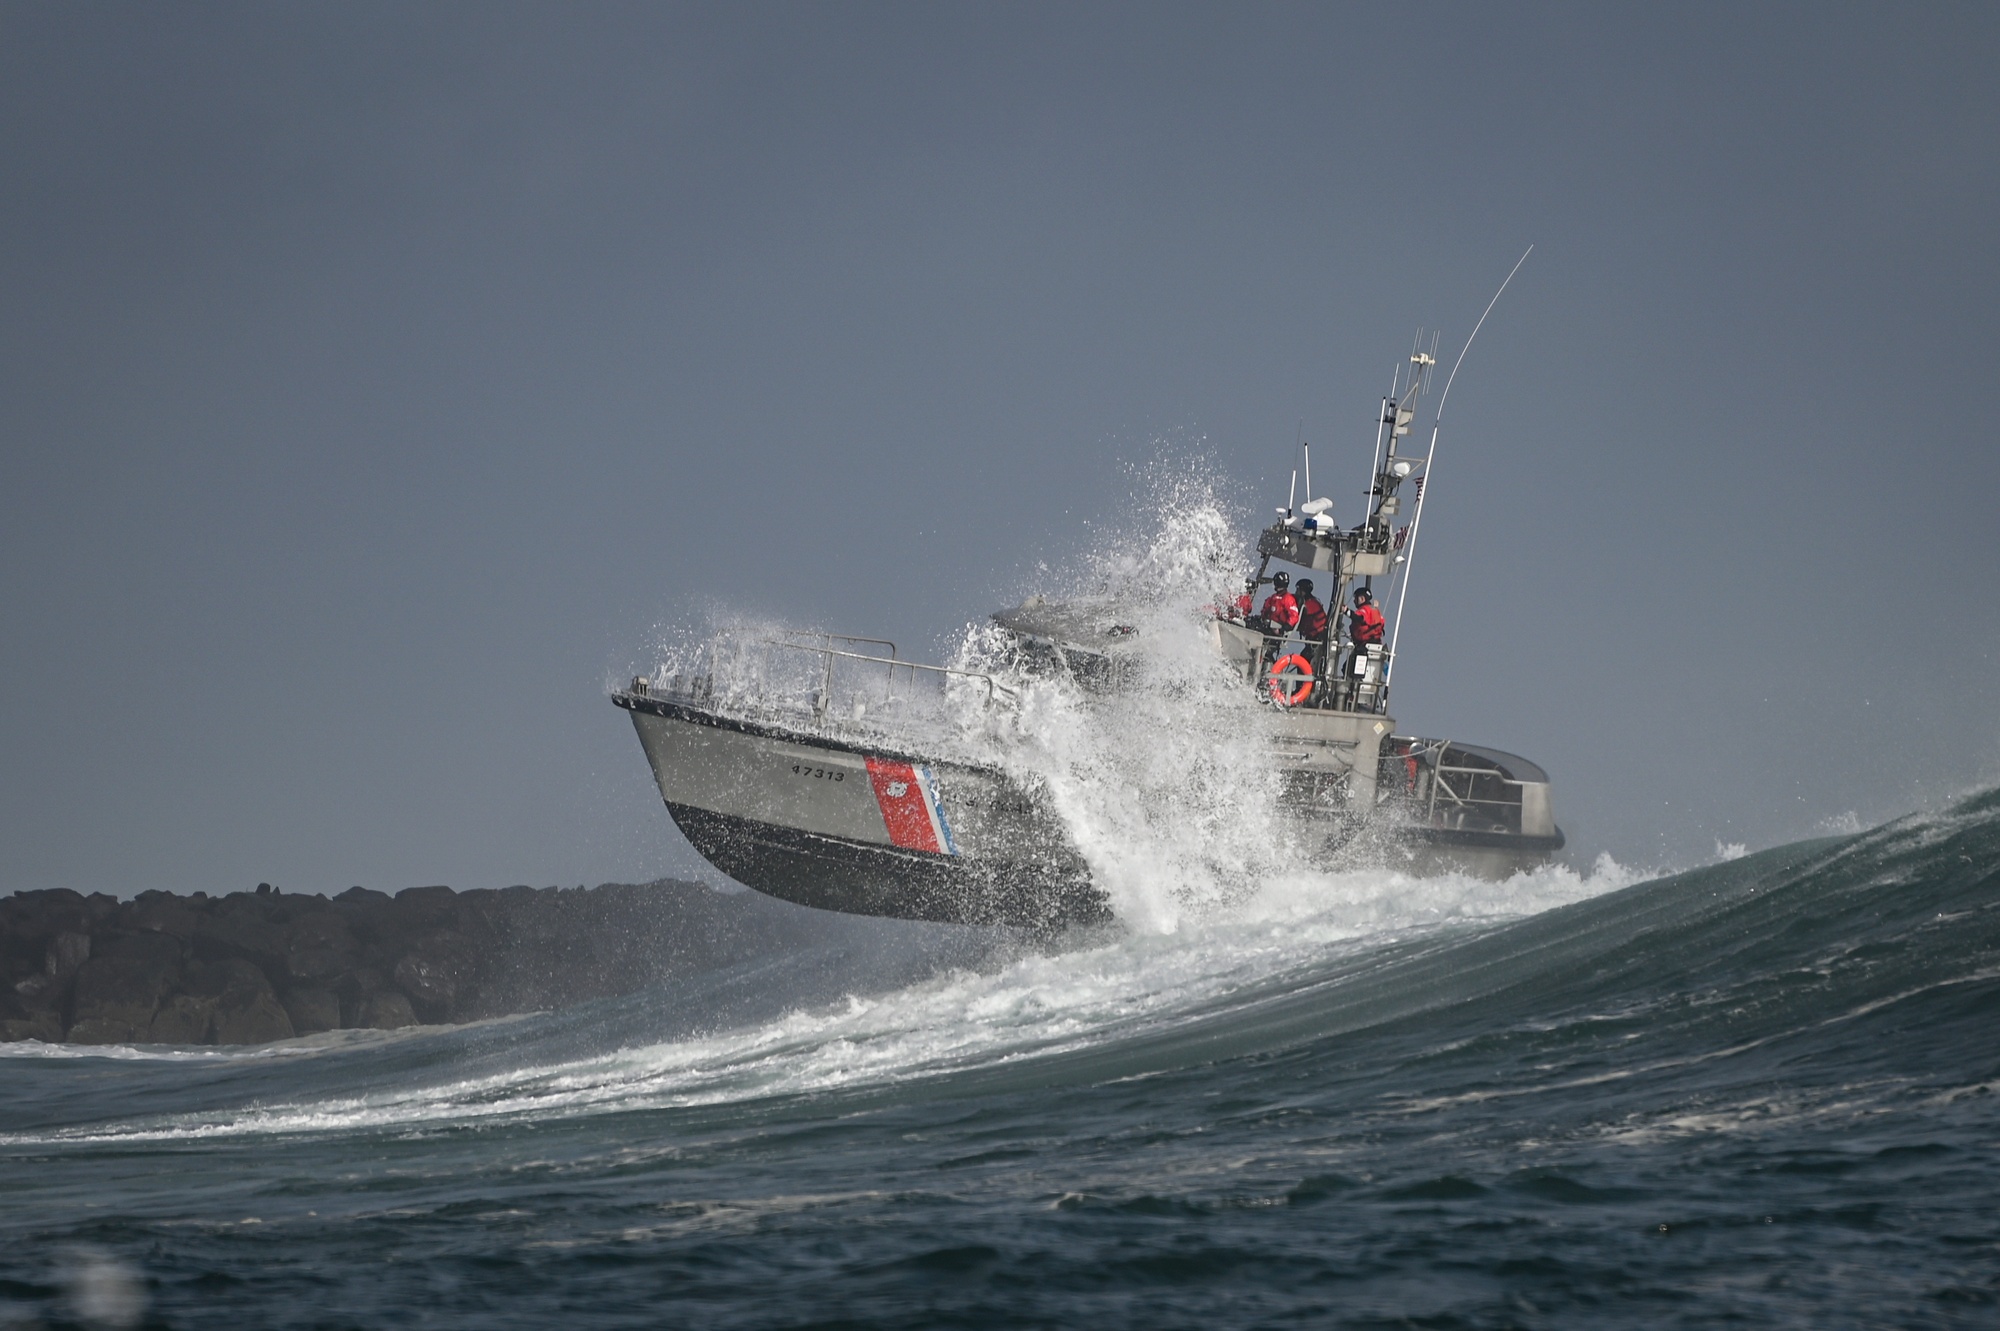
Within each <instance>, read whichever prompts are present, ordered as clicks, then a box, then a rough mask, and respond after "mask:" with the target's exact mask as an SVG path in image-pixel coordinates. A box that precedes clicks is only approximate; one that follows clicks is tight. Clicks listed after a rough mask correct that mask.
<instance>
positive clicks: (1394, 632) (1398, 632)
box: [1382, 245, 1535, 696]
mask: <svg viewBox="0 0 2000 1331" xmlns="http://www.w3.org/2000/svg"><path fill="white" fill-rule="evenodd" d="M1534 252H1535V247H1534V246H1533V245H1530V246H1528V248H1527V249H1525V250H1523V251H1521V257H1520V258H1518V259H1516V260H1515V261H1514V266H1513V267H1512V268H1510V269H1508V270H1507V276H1506V278H1505V280H1503V281H1502V282H1501V283H1500V289H1499V290H1498V291H1496V292H1494V293H1493V299H1492V300H1489V301H1487V302H1486V309H1485V310H1484V311H1483V312H1481V314H1480V316H1479V322H1478V323H1476V324H1474V325H1472V333H1471V335H1470V336H1468V337H1467V338H1466V339H1465V345H1464V346H1463V347H1460V348H1459V350H1458V359H1457V360H1455V361H1453V362H1452V366H1451V373H1450V374H1448V375H1446V376H1445V379H1444V392H1442V393H1440V394H1438V406H1437V415H1436V416H1434V417H1432V418H1431V446H1430V451H1429V452H1427V453H1425V454H1424V458H1423V472H1424V479H1425V480H1426V481H1428V480H1429V478H1430V475H1431V464H1432V463H1433V462H1434V461H1436V459H1437V446H1438V434H1439V431H1440V430H1442V429H1443V427H1444V406H1445V402H1446V401H1447V400H1449V399H1450V397H1451V385H1452V383H1453V381H1454V380H1456V379H1457V378H1458V369H1459V367H1460V366H1461V365H1463V364H1465V356H1466V353H1467V352H1469V351H1471V350H1472V341H1473V338H1476V337H1478V336H1479V330H1480V329H1482V328H1484V327H1485V326H1486V316H1487V315H1489V314H1491V313H1493V307H1494V306H1495V305H1498V304H1499V303H1500V297H1501V296H1503V295H1504V294H1506V291H1507V283H1509V282H1512V281H1513V280H1514V274H1515V273H1518V272H1520V271H1521V265H1522V264H1524V263H1526V262H1527V261H1528V256H1529V255H1530V254H1533V253H1534ZM1425 489H1426V486H1425V485H1424V484H1422V483H1419V484H1418V485H1417V487H1416V491H1417V504H1416V511H1415V512H1413V513H1412V514H1411V515H1410V526H1409V536H1408V538H1407V540H1406V542H1405V544H1406V545H1407V546H1408V550H1407V551H1406V552H1405V553H1404V555H1403V567H1402V583H1401V585H1400V586H1399V587H1398V588H1397V592H1396V622H1395V624H1394V626H1392V627H1391V628H1390V630H1389V650H1388V657H1389V659H1388V661H1387V662H1386V663H1385V664H1384V666H1383V675H1382V690H1383V693H1384V695H1385V696H1386V695H1387V693H1388V689H1389V680H1390V677H1391V676H1393V675H1394V674H1395V671H1396V642H1397V640H1398V639H1399V638H1401V637H1402V633H1403V604H1404V602H1405V601H1407V600H1408V599H1409V595H1410V574H1411V572H1412V570H1414V568H1415V567H1416V555H1417V535H1418V533H1419V532H1420V531H1421V530H1422V525H1423V520H1424V491H1425Z"/></svg>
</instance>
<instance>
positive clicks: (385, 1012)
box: [355, 989, 417, 1031]
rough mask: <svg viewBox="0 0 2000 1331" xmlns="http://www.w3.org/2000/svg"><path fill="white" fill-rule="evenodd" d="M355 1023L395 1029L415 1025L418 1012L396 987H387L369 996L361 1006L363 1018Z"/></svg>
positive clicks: (370, 1027) (370, 1026)
mask: <svg viewBox="0 0 2000 1331" xmlns="http://www.w3.org/2000/svg"><path fill="white" fill-rule="evenodd" d="M355 1024H356V1025H358V1026H362V1027H365V1028H367V1029H369V1030H376V1031H395V1030H401V1029H402V1028H403V1027H405V1026H415V1025H416V1024H417V1014H416V1011H415V1009H413V1008H412V1007H411V1006H410V1000H409V999H407V998H405V997H403V995H401V994H399V993H397V992H396V991H395V990H394V989H385V990H383V991H382V992H381V993H378V994H370V995H369V996H368V1001H367V1002H366V1003H365V1004H363V1005H362V1008H361V1020H360V1021H358V1022H356V1023H355Z"/></svg>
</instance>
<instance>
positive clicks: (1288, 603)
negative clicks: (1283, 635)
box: [1263, 592, 1299, 629]
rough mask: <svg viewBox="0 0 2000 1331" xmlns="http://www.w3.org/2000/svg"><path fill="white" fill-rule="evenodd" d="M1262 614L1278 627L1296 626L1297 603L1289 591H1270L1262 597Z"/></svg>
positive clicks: (1297, 618) (1297, 622)
mask: <svg viewBox="0 0 2000 1331" xmlns="http://www.w3.org/2000/svg"><path fill="white" fill-rule="evenodd" d="M1263 615H1264V618H1266V619H1268V620H1270V621H1271V622H1272V623H1273V624H1275V625H1277V626H1278V627H1279V628H1283V629H1289V628H1297V627H1298V624H1299V603H1298V601H1297V599H1296V598H1294V597H1293V595H1292V594H1291V593H1290V592H1272V593H1271V594H1270V595H1269V596H1267V597H1265V598H1264V609H1263Z"/></svg>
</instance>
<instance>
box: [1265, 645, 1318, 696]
mask: <svg viewBox="0 0 2000 1331" xmlns="http://www.w3.org/2000/svg"><path fill="white" fill-rule="evenodd" d="M1290 666H1296V667H1298V672H1299V674H1300V675H1302V676H1304V678H1303V679H1301V680H1300V681H1299V686H1298V687H1297V688H1295V689H1293V690H1292V691H1291V693H1290V694H1289V695H1287V694H1286V693H1285V684H1284V673H1285V670H1286V668H1287V667H1290ZM1269 687H1270V690H1271V701H1272V702H1281V703H1283V704H1284V705H1285V706H1287V707H1297V706H1298V705H1299V704H1300V703H1302V702H1304V701H1305V700H1306V695H1307V694H1308V693H1311V692H1312V687H1313V668H1312V662H1310V661H1308V660H1306V658H1305V657H1303V656H1300V655H1299V654H1298V653H1297V652H1293V653H1292V654H1291V655H1290V656H1281V657H1279V658H1278V659H1277V660H1275V661H1273V662H1271V674H1270V685H1269Z"/></svg>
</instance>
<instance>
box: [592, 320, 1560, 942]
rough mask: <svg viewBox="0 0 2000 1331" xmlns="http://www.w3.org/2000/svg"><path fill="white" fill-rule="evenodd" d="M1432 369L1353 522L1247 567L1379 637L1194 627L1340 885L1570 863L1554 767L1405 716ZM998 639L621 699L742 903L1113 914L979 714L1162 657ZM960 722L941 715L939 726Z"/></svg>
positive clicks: (1422, 362) (1053, 925)
mask: <svg viewBox="0 0 2000 1331" xmlns="http://www.w3.org/2000/svg"><path fill="white" fill-rule="evenodd" d="M1434 345H1435V344H1434V343H1433V346H1434ZM1434 363H1435V362H1434V360H1433V359H1432V357H1431V355H1430V354H1428V353H1424V352H1419V353H1417V354H1415V355H1413V356H1412V357H1411V362H1410V365H1409V367H1408V368H1407V370H1406V371H1399V374H1398V376H1397V381H1396V383H1395V384H1394V385H1392V392H1391V393H1390V394H1389V395H1388V396H1385V397H1384V398H1383V400H1382V415H1381V422H1380V426H1379V428H1378V430H1377V432H1376V434H1377V438H1376V445H1375V450H1374V458H1373V461H1372V463H1371V467H1372V477H1371V484H1370V487H1369V491H1368V503H1367V506H1366V508H1365V511H1364V512H1363V513H1362V514H1361V515H1360V517H1359V520H1358V521H1356V522H1355V523H1353V524H1352V525H1350V526H1342V525H1340V524H1339V523H1337V522H1336V521H1334V519H1333V514H1332V508H1333V506H1332V504H1331V503H1330V502H1328V501H1325V500H1309V501H1308V502H1306V503H1304V504H1301V505H1299V506H1297V507H1296V508H1295V507H1293V505H1292V498H1294V497H1295V496H1290V497H1288V499H1287V504H1286V507H1285V508H1284V509H1281V510H1279V511H1278V517H1277V520H1276V521H1274V522H1273V523H1272V524H1271V525H1270V526H1269V527H1267V528H1265V529H1264V530H1263V531H1261V532H1260V533H1259V534H1258V536H1257V539H1256V543H1255V560H1256V563H1255V570H1254V572H1249V571H1248V570H1246V573H1247V576H1246V578H1245V582H1246V584H1247V586H1248V587H1249V589H1250V594H1251V595H1252V596H1255V595H1256V594H1257V593H1259V592H1260V591H1261V590H1262V589H1263V588H1264V587H1266V586H1270V585H1272V584H1273V583H1274V582H1275V580H1276V579H1277V578H1278V576H1279V574H1281V573H1284V574H1287V575H1288V576H1293V575H1296V576H1307V575H1309V576H1311V577H1313V578H1314V579H1315V580H1316V581H1317V580H1321V579H1323V580H1324V581H1321V582H1319V585H1320V586H1323V587H1325V588H1326V589H1327V592H1328V597H1327V604H1328V605H1329V606H1331V607H1332V608H1333V609H1334V610H1336V611H1338V610H1339V609H1340V608H1341V607H1343V606H1345V605H1346V604H1347V602H1348V599H1349V597H1350V594H1351V589H1352V588H1354V587H1357V586H1366V587H1369V588H1370V589H1371V591H1372V592H1373V594H1374V596H1375V599H1376V600H1377V601H1378V602H1381V603H1386V604H1390V605H1391V606H1392V615H1391V618H1390V619H1389V622H1388V627H1389V630H1390V632H1389V634H1388V636H1387V637H1386V639H1385V640H1384V641H1381V642H1364V643H1361V644H1355V643H1354V642H1352V641H1351V640H1350V639H1349V638H1348V636H1347V634H1346V632H1345V631H1344V627H1345V626H1344V625H1343V624H1342V623H1341V621H1342V619H1344V618H1345V617H1344V616H1339V615H1336V617H1335V619H1334V621H1333V625H1334V627H1333V628H1332V630H1331V631H1330V633H1329V636H1328V639H1327V640H1324V641H1320V642H1308V641H1306V640H1304V639H1302V638H1300V637H1299V636H1298V633H1297V631H1296V629H1295V627H1294V626H1292V625H1289V624H1283V623H1273V622H1269V621H1267V620H1263V619H1260V618H1258V617H1256V616H1253V615H1249V614H1245V613H1243V612H1242V610H1241V608H1240V606H1241V604H1242V603H1241V602H1236V603H1232V604H1231V605H1229V606H1226V607H1219V608H1214V609H1211V610H1210V611H1208V612H1207V613H1206V614H1204V615H1203V616H1202V622H1201V623H1200V624H1199V626H1198V630H1197V631H1199V632H1200V633H1201V634H1202V635H1203V636H1205V638H1206V640H1207V643H1208V645H1209V647H1210V648H1211V649H1212V650H1213V651H1214V652H1215V653H1216V655H1217V656H1218V657H1219V658H1220V660H1221V661H1222V662H1223V663H1224V666H1225V668H1226V669H1227V670H1228V671H1230V672H1231V673H1232V674H1233V676H1234V677H1235V678H1237V679H1238V680H1239V681H1240V685H1241V687H1242V689H1243V690H1245V691H1246V693H1247V694H1249V695H1250V696H1253V697H1255V698H1256V699H1257V700H1258V701H1259V703H1260V705H1261V710H1260V711H1259V714H1258V715H1259V717H1260V718H1261V719H1260V720H1259V721H1258V725H1259V727H1260V728H1261V731H1262V735H1263V740H1264V743H1265V744H1266V746H1267V749H1268V755H1269V763H1270V766H1271V768H1272V769H1273V770H1274V771H1275V772H1276V774H1277V776H1278V780H1277V782H1276V789H1277V791H1278V792H1279V793H1278V796H1277V798H1278V799H1279V800H1280V801H1281V802H1282V804H1283V805H1284V807H1285V810H1286V815H1287V816H1286V826H1287V827H1288V828H1290V829H1293V832H1294V834H1295V836H1294V842H1295V844H1294V846H1293V847H1292V848H1291V849H1292V851H1293V853H1295V854H1297V855H1301V856H1303V857H1305V859H1306V860H1307V862H1308V863H1310V864H1314V865H1317V866H1320V867H1325V868H1338V867H1343V866H1345V865H1350V864H1356V863H1360V862H1363V857H1372V858H1373V860H1374V861H1375V862H1380V863H1386V864H1388V865H1389V866H1391V867H1395V868H1398V869H1400V870H1403V871H1405V872H1409V873H1412V874H1418V875H1426V874H1436V873H1446V872H1459V873H1467V874H1473V875H1478V876H1481V877H1485V878H1491V879H1502V878H1505V877H1507V876H1509V875H1511V874H1513V873H1516V872H1519V871H1521V870H1524V869H1528V868H1532V867H1533V866H1536V865H1539V864H1542V863H1544V862H1546V861H1548V860H1549V859H1550V858H1551V857H1552V856H1554V855H1555V854H1556V853H1557V852H1558V851H1560V850H1561V849H1562V846H1563V844H1564V839H1563V834H1562V831H1561V830H1560V829H1559V828H1558V827H1557V826H1556V823H1555V818H1554V810H1553V805H1552V802H1551V799H1550V783H1549V778H1548V775H1547V774H1546V773H1545V772H1544V771H1543V770H1542V769H1541V768H1540V767H1538V766H1536V765H1535V764H1534V763H1532V762H1529V761H1528V760H1527V759H1525V758H1522V757H1520V756H1518V755H1516V754H1512V753H1507V752H1503V751H1501V750H1499V749H1494V748H1489V747H1485V746H1481V745H1475V744H1468V743H1462V742H1459V741H1457V740H1446V739H1437V738H1425V737H1420V736H1416V735H1409V734H1403V733H1400V732H1399V729H1398V724H1397V721H1396V719H1395V718H1394V716H1393V715H1392V714H1391V712H1390V707H1389V700H1390V696H1391V689H1392V686H1393V680H1394V668H1395V659H1396V658H1395V650H1396V649H1395V642H1396V633H1397V632H1398V631H1399V630H1400V627H1401V625H1400V621H1401V616H1402V607H1403V601H1404V596H1405V595H1406V593H1407V590H1408V573H1409V560H1410V558H1411V556H1412V554H1413V553H1414V550H1415V537H1416V536H1417V534H1418V533H1419V532H1420V530H1421V519H1422V504H1423V492H1424V480H1425V478H1426V476H1427V474H1428V468H1429V464H1430V462H1431V460H1432V459H1433V458H1434V457H1435V455H1436V443H1437V433H1436V428H1435V425H1434V426H1433V430H1432V436H1431V446H1430V448H1429V450H1428V451H1427V452H1426V453H1424V454H1422V455H1412V454H1410V453H1408V452H1405V451H1401V450H1399V444H1403V443H1405V442H1406V440H1407V436H1408V434H1409V429H1410V426H1411V423H1412V421H1413V419H1414V416H1415V408H1416V404H1417V402H1418V400H1419V399H1420V398H1421V397H1422V395H1423V393H1424V391H1425V388H1426V385H1427V383H1428V379H1429V371H1430V369H1431V367H1432V365H1434ZM1397 390H1400V391H1397ZM1440 415H1441V412H1440ZM1305 457H1306V468H1305V471H1306V483H1307V491H1306V492H1307V494H1308V495H1310V494H1311V461H1310V452H1309V451H1307V453H1306V455H1305ZM1293 484H1294V487H1295V488H1296V485H1297V473H1296V472H1294V481H1293ZM1406 499H1407V500H1408V501H1409V514H1408V518H1407V521H1404V520H1403V514H1404V506H1405V501H1406ZM1392 596H1393V600H1392V599H1391V598H1392ZM990 623H991V626H992V632H993V633H994V634H995V635H997V636H998V638H999V640H1000V642H1001V643H1002V644H1003V645H1004V648H1005V650H1004V651H1003V652H1002V653H1001V654H1000V655H1001V658H1002V659H1003V661H1004V666H1003V667H1001V668H996V669H970V668H965V667H962V666H951V665H937V664H929V663H923V662H918V661H914V660H910V659H906V658H905V657H904V656H903V655H902V654H901V652H900V651H899V649H898V647H897V645H896V644H895V643H893V642H890V641H888V640H884V639H877V638H862V637H851V636H846V635H840V634H831V633H818V632H814V633H799V632H780V633H775V634H765V635H749V636H746V635H743V634H737V635H733V636H729V637H725V638H720V639H718V640H716V641H715V642H713V643H711V644H710V645H709V647H708V648H707V650H706V651H705V653H704V654H702V655H701V656H700V657H699V658H698V659H697V660H696V661H695V662H694V663H693V664H691V665H689V666H688V667H686V668H680V669H675V670H673V671H671V672H668V673H666V674H663V675H661V676H659V677H647V678H635V679H634V680H632V682H631V684H630V686H629V687H627V688H624V689H620V690H617V691H615V692H614V693H613V694H612V702H613V703H614V704H616V705H617V706H618V707H620V708H622V709H624V710H625V711H626V712H627V713H629V714H630V716H631V719H632V723H633V726H634V727H635V729H636V730H637V732H638V737H639V742H640V745H641V747H642V748H643V749H644V751H645V754H646V759H647V761H648V762H649V763H650V764H651V767H652V770H653V776H654V779H655V780H656V782H657V783H658V786H659V790H660V795H661V798H662V799H663V800H664V801H665V804H666V808H667V812H668V814H669V815H670V816H671V817H672V819H673V821H674V823H675V825H676V826H677V827H678V828H679V829H680V831H681V832H682V833H683V834H684V835H685V836H686V837H687V839H688V841H689V842H690V843H692V845H693V846H694V848H695V849H696V850H697V851H698V852H699V853H700V854H701V855H702V856H703V858H705V859H706V860H707V861H708V862H709V863H710V864H712V865H714V866H715V867H716V868H717V869H719V870H720V871H721V872H723V873H724V874H727V875H728V876H729V877H730V878H733V879H735V880H736V881H737V882H739V883H742V884H744V885H745V886H747V887H750V888H754V889H755V890H757V891H760V892H764V893H767V894H769V895H771V896H774V897H779V898H782V899H784V900H786V901H791V902H796V903H798V904H800V905H804V906H812V907H817V908H820V909H825V910H836V911H844V912H849V913H853V914H861V915H876V916H889V917H896V918H902V919H911V920H928V921H938V922H947V923H956V924H978V925H1004V926H1011V927H1016V928H1025V929H1032V930H1054V929H1061V928H1066V927H1069V926H1073V925H1078V924H1088V923H1092V922H1101V921H1104V920H1106V919H1108V918H1110V916H1111V913H1112V912H1111V903H1110V901H1109V899H1108V897H1107V895H1106V893H1105V892H1104V890H1103V889H1102V887H1101V885H1100V884H1098V883H1097V882H1096V881H1094V879H1093V872H1092V867H1091V864H1090V862H1089V859H1088V857H1087V856H1086V855H1085V854H1084V853H1083V852H1082V851H1081V850H1080V849H1079V848H1078V847H1077V845H1076V843H1075V840H1074V838H1073V837H1072V835H1071V831H1070V828H1069V826H1068V825H1067V824H1066V822H1065V820H1064V818H1063V817H1062V816H1061V812H1060V810H1059V809H1058V808H1057V806H1056V804H1055V802H1054V800H1053V799H1052V798H1051V793H1050V791H1049V790H1048V788H1047V786H1046V784H1045V783H1042V782H1038V781H1037V780H1035V779H1034V778H1033V777H1032V776H1031V775H1030V776H1024V775H1022V774H1021V773H1019V772H1018V771H1010V770H1009V769H1008V767H1007V765H1006V764H1004V763H1000V762H996V761H994V760H993V757H992V746H991V744H990V743H975V742H973V740H974V739H975V738H977V737H976V736H973V735H971V734H969V732H968V728H967V726H966V724H965V718H966V717H967V716H972V717H975V718H977V717H986V718H992V719H995V720H996V722H997V723H1000V724H999V728H1000V729H1004V719H1005V717H1006V716H1007V714H1008V713H1009V711H1010V709H1013V708H1015V707H1017V706H1018V705H1019V700H1020V696H1021V694H1022V692H1023V691H1024V689H1026V688H1028V687H1030V686H1031V684H1032V681H1034V680H1035V679H1036V678H1037V677H1048V676H1060V677H1061V678H1062V679H1063V680H1065V681H1066V682H1068V683H1070V684H1073V685H1074V686H1075V687H1076V688H1077V689H1079V690H1083V691H1085V692H1097V693H1100V694H1106V695H1115V694H1116V693H1117V691H1118V690H1120V689H1121V688H1126V687H1129V686H1130V682H1131V681H1132V680H1133V679H1134V678H1135V676H1136V675H1138V674H1139V673H1142V667H1143V666H1144V664H1145V654H1146V653H1147V652H1148V651H1150V650H1154V647H1155V644H1154V643H1153V642H1151V641H1149V638H1148V635H1147V634H1145V633H1144V632H1141V631H1140V630H1138V629H1137V628H1135V627H1134V626H1133V625H1132V624H1130V623H1128V622H1126V621H1125V618H1124V617H1122V616H1121V613H1120V607H1119V606H1118V605H1117V604H1116V602H1115V601H1111V600H1095V601H1093V600H1084V601H1050V600H1044V599H1042V598H1039V597H1034V598H1030V599H1029V600H1028V601H1026V602H1024V603H1022V604H1021V605H1018V606H1013V607H1009V608H1007V609H1003V610H999V611H996V612H994V613H993V614H992V616H991V617H990ZM946 712H948V713H949V714H950V715H949V718H948V719H949V720H950V721H951V723H950V724H939V723H938V722H939V720H940V717H941V716H943V715H944V713H946ZM973 729H974V730H980V729H981V728H980V727H978V726H974V727H973ZM992 730H993V727H986V728H985V729H984V731H982V734H984V735H985V736H986V738H988V739H990V733H991V731H992Z"/></svg>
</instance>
